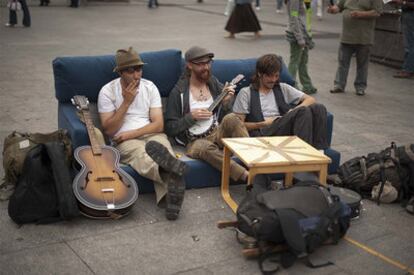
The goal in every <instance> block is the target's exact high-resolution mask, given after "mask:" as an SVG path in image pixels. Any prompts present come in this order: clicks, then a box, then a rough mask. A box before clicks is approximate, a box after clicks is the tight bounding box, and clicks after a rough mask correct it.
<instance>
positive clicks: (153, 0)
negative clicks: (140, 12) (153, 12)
mask: <svg viewBox="0 0 414 275" xmlns="http://www.w3.org/2000/svg"><path fill="white" fill-rule="evenodd" d="M155 7H158V0H148V8H155Z"/></svg>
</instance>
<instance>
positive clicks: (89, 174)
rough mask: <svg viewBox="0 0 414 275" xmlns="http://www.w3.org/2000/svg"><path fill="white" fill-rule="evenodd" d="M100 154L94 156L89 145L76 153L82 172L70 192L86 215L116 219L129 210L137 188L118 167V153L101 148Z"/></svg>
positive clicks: (108, 147)
mask: <svg viewBox="0 0 414 275" xmlns="http://www.w3.org/2000/svg"><path fill="white" fill-rule="evenodd" d="M101 151H102V153H101V154H99V155H97V154H94V153H93V150H92V147H91V146H82V147H78V148H77V149H76V150H75V153H74V155H75V159H76V160H77V161H78V163H79V164H80V165H81V166H82V169H81V171H80V172H79V173H78V174H77V175H76V177H75V179H74V180H73V192H74V194H75V196H76V198H77V199H78V201H79V207H80V210H81V212H82V214H84V215H85V216H88V217H92V218H98V219H99V218H101V219H105V218H112V219H113V218H119V217H122V216H124V215H126V214H128V212H129V211H130V210H131V208H132V206H133V204H134V203H135V201H136V200H137V198H138V187H137V184H136V183H135V181H134V179H132V177H131V176H130V175H128V174H127V173H126V172H125V171H123V170H122V169H121V168H120V167H119V159H120V154H119V152H118V150H116V149H115V148H113V147H110V146H106V145H104V146H101Z"/></svg>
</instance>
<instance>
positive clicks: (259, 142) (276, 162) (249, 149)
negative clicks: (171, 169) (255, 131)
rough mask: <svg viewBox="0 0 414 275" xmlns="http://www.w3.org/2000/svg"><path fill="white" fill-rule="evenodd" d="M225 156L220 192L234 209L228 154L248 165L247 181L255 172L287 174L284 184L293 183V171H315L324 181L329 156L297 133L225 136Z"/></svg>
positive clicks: (322, 181) (248, 181)
mask: <svg viewBox="0 0 414 275" xmlns="http://www.w3.org/2000/svg"><path fill="white" fill-rule="evenodd" d="M222 141H223V144H224V158H223V169H222V175H221V194H222V196H223V199H224V201H225V202H226V203H227V204H228V205H229V206H230V208H231V209H232V210H233V212H236V210H237V204H236V202H235V201H234V200H233V199H232V198H231V196H230V192H229V175H230V156H231V154H234V155H236V156H237V157H238V158H239V159H240V160H241V161H242V162H243V163H244V164H245V165H246V166H247V168H248V170H249V177H248V180H247V184H248V185H250V184H252V182H253V178H254V177H255V175H257V174H270V173H286V176H285V185H287V186H289V185H291V184H292V179H293V173H294V172H309V171H315V172H318V173H319V181H320V183H321V184H326V177H327V171H328V164H329V163H330V162H331V159H330V158H329V157H327V156H325V155H324V154H323V153H321V152H320V151H318V150H316V149H315V148H313V147H312V146H311V145H309V144H308V143H306V142H304V141H303V140H301V139H300V138H298V137H296V136H281V137H258V138H224V139H223V140H222Z"/></svg>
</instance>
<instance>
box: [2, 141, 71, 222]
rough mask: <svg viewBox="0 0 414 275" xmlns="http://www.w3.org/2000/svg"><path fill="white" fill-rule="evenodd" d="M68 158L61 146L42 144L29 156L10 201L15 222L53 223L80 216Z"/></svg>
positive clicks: (61, 144)
mask: <svg viewBox="0 0 414 275" xmlns="http://www.w3.org/2000/svg"><path fill="white" fill-rule="evenodd" d="M65 157H66V154H65V150H64V144H63V143H61V142H50V143H45V144H38V145H36V146H35V147H33V148H32V149H31V150H30V151H29V152H28V154H27V156H26V158H25V161H24V164H23V169H22V174H21V176H20V177H19V180H18V182H17V185H16V189H15V191H14V193H13V195H12V196H11V197H10V200H9V207H8V212H9V216H10V218H11V219H12V220H13V221H14V222H16V223H17V224H23V223H31V222H35V223H50V222H55V221H59V220H67V219H71V218H73V217H76V216H78V215H79V210H78V206H77V202H76V199H75V196H74V195H73V191H72V177H71V175H70V170H69V167H70V165H69V163H67V162H66V161H65Z"/></svg>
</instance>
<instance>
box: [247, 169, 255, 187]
mask: <svg viewBox="0 0 414 275" xmlns="http://www.w3.org/2000/svg"><path fill="white" fill-rule="evenodd" d="M256 174H257V173H256V171H255V170H254V168H250V170H249V176H248V177H247V186H248V187H250V185H252V184H253V180H254V177H255V176H256Z"/></svg>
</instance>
